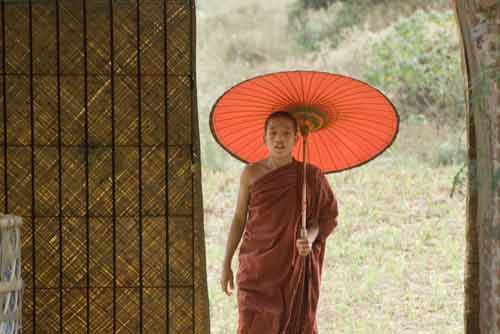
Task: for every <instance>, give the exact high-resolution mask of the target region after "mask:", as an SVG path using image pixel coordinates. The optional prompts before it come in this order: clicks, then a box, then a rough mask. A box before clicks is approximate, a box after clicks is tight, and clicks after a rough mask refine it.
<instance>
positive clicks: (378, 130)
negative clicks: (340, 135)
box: [337, 122, 388, 135]
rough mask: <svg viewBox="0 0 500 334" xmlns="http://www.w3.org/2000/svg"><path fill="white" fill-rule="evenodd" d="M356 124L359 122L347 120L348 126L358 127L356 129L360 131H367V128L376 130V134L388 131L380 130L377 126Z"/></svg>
mask: <svg viewBox="0 0 500 334" xmlns="http://www.w3.org/2000/svg"><path fill="white" fill-rule="evenodd" d="M337 124H338V123H337ZM357 124H359V123H357V122H349V127H353V128H355V129H358V130H361V131H365V132H368V129H370V130H375V132H378V134H380V133H381V134H387V133H388V132H387V131H382V130H380V129H379V128H374V127H366V126H362V127H358V126H357ZM368 133H369V132H368ZM372 134H373V133H372ZM373 135H375V134H373Z"/></svg>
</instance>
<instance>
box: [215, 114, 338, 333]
mask: <svg viewBox="0 0 500 334" xmlns="http://www.w3.org/2000/svg"><path fill="white" fill-rule="evenodd" d="M263 139H264V142H265V144H266V146H267V148H268V150H269V155H268V157H267V158H265V159H263V160H261V161H258V162H256V163H250V164H248V165H246V166H245V168H244V169H243V171H242V173H241V177H240V189H239V194H238V202H237V206H236V212H235V215H234V219H233V222H232V225H231V229H230V231H229V237H228V241H227V245H226V254H225V258H224V263H223V270H222V275H221V280H220V284H221V286H222V289H223V291H224V292H225V293H226V294H227V295H230V294H231V293H230V292H229V291H228V289H227V288H228V284H229V285H230V286H231V289H234V283H233V271H232V270H231V259H232V257H233V254H234V251H235V249H236V248H237V246H238V244H239V241H240V239H241V236H242V235H243V242H242V244H241V247H240V252H239V267H238V272H237V285H238V293H237V301H238V315H239V318H238V334H263V333H266V334H282V333H285V334H317V333H318V330H317V325H316V308H317V303H318V298H319V288H320V282H321V272H322V267H323V257H324V254H325V246H326V244H325V242H326V239H327V237H328V235H329V234H331V233H332V232H333V230H334V229H335V227H336V226H337V215H338V211H337V202H336V199H335V196H334V194H333V192H332V190H331V188H330V185H329V184H328V181H327V180H326V178H325V176H324V174H323V173H322V172H321V170H320V169H319V168H318V167H316V166H314V165H313V164H308V165H307V178H306V182H307V212H306V213H307V224H306V226H307V232H308V233H307V234H308V235H307V237H306V238H303V239H302V238H300V229H301V228H302V213H301V210H302V183H303V164H302V162H299V161H297V160H295V158H294V157H293V156H292V155H291V152H292V149H293V147H294V146H295V144H296V143H297V141H298V139H299V134H298V131H297V122H296V120H295V118H294V117H293V116H291V114H289V113H287V112H285V111H278V112H274V113H272V114H271V115H270V116H269V117H268V118H267V119H266V121H265V127H264V138H263Z"/></svg>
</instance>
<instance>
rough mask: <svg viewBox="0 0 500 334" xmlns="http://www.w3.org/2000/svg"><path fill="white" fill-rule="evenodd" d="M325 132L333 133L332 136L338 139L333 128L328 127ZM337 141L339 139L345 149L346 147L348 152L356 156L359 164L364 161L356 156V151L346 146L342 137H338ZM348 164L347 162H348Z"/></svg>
mask: <svg viewBox="0 0 500 334" xmlns="http://www.w3.org/2000/svg"><path fill="white" fill-rule="evenodd" d="M325 130H327V131H328V132H329V133H332V135H334V136H335V137H337V135H336V134H335V132H334V131H333V129H332V128H330V127H327V128H325ZM337 139H338V140H339V141H340V142H342V144H343V145H344V147H345V148H347V149H348V150H349V151H350V152H351V153H352V155H353V156H354V157H355V158H356V159H357V160H358V161H359V162H362V160H361V159H360V158H359V157H358V155H357V154H355V153H354V151H352V150H351V148H350V147H349V145H346V144H345V143H344V142H343V141H342V140H341V139H340V137H337ZM339 153H340V150H339ZM344 161H346V160H345V159H344ZM346 162H347V161H346Z"/></svg>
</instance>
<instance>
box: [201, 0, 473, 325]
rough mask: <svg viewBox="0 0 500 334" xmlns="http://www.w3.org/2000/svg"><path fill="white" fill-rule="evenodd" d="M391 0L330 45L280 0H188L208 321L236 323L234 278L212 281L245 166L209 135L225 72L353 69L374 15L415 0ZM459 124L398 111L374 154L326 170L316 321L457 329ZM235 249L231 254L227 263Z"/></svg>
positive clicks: (229, 78)
mask: <svg viewBox="0 0 500 334" xmlns="http://www.w3.org/2000/svg"><path fill="white" fill-rule="evenodd" d="M264 3H265V6H264V5H263V4H264ZM394 3H396V2H394ZM397 3H401V11H399V12H398V7H397V6H395V7H393V8H391V10H390V11H384V10H382V7H374V8H373V10H372V11H369V13H370V15H369V16H368V18H367V19H366V21H365V27H355V28H353V29H352V31H351V32H350V33H349V34H347V35H346V37H345V39H344V40H343V41H342V42H341V43H340V44H339V46H338V47H337V48H335V49H331V48H328V47H326V46H323V47H322V48H321V49H320V50H317V51H315V52H309V53H304V52H303V50H301V48H299V47H297V46H296V45H295V44H294V42H293V38H292V37H291V36H288V35H287V30H286V17H287V13H286V10H285V9H286V8H287V6H288V5H289V4H290V1H288V0H277V1H273V2H269V1H266V2H264V1H259V0H249V1H246V2H229V3H228V2H225V3H224V6H222V5H220V4H221V2H215V1H214V0H201V1H197V6H198V8H199V11H198V13H197V15H198V22H197V25H198V37H197V38H198V45H197V47H198V50H197V73H198V78H197V80H198V104H199V113H200V132H201V136H202V138H201V143H202V152H201V153H202V166H203V169H202V177H203V179H202V180H203V200H204V210H205V212H204V219H205V238H206V244H207V248H206V250H207V254H206V256H207V273H208V289H209V299H210V316H211V326H212V328H211V332H213V333H217V334H219V333H220V334H225V333H230V334H234V333H236V329H237V320H238V313H237V302H236V290H234V291H233V295H232V296H229V297H228V296H226V295H225V294H224V293H223V292H222V291H221V288H220V285H219V282H218V281H219V279H220V271H221V266H222V261H223V258H224V251H225V246H226V240H227V236H228V232H229V227H230V224H231V221H232V217H233V214H234V210H235V207H236V199H237V192H238V186H239V175H240V173H241V169H242V168H243V164H242V163H240V162H238V161H236V160H235V159H233V158H231V157H229V155H228V154H227V153H225V152H224V151H223V150H222V149H220V148H219V147H217V145H216V144H215V142H214V141H213V139H212V138H211V135H210V132H209V129H208V113H209V111H210V107H211V105H212V104H213V103H214V102H215V100H216V99H217V98H218V97H219V96H220V95H221V94H222V93H223V92H224V91H225V90H226V89H228V88H229V87H231V86H232V85H233V84H235V83H237V82H239V81H241V80H243V79H246V78H248V77H251V76H254V75H259V74H262V73H265V72H271V71H278V70H279V71H281V70H286V69H297V68H307V69H316V70H322V71H329V72H340V73H343V74H346V75H353V76H357V75H359V73H360V66H359V63H360V61H362V58H363V57H366V56H367V55H366V54H364V53H363V52H364V49H363V45H364V42H365V41H368V40H370V39H373V38H379V36H380V35H382V34H383V33H384V31H383V29H382V28H383V27H381V26H379V22H382V21H383V20H382V18H383V16H384V15H389V16H390V17H395V18H396V17H397V15H398V13H399V15H406V13H410V12H412V11H413V10H414V8H413V7H412V6H416V5H415V4H417V1H413V0H412V1H408V2H397ZM403 3H404V5H403ZM370 26H372V28H370V29H371V30H370V29H367V28H366V27H370ZM368 56H369V55H368ZM400 107H401V108H405V106H400ZM464 131H465V129H464V127H463V126H458V127H457V126H448V125H446V124H445V125H443V124H440V126H439V127H436V126H435V125H434V124H433V123H432V121H427V122H421V121H412V122H409V123H402V124H401V125H400V131H399V134H398V137H397V139H396V141H395V142H394V143H393V145H392V146H391V147H390V148H389V149H388V150H387V151H385V152H384V154H382V155H381V156H379V157H378V158H377V159H375V160H373V161H371V162H370V163H368V164H366V165H363V166H360V167H358V168H355V169H353V170H349V171H345V172H342V173H337V174H329V175H327V178H328V180H329V181H330V184H331V186H332V189H333V190H334V192H335V194H336V196H337V199H338V204H339V218H338V221H339V225H338V227H337V229H336V230H335V231H334V232H333V234H332V235H331V236H330V237H329V239H328V240H327V249H326V254H325V260H324V268H323V282H322V286H321V291H320V300H319V305H318V314H317V319H318V330H319V333H321V334H330V333H335V334H344V333H345V334H348V333H349V334H351V333H370V334H385V333H387V334H389V333H390V334H393V333H398V334H400V333H401V334H403V333H411V334H420V333H422V334H423V333H425V334H428V333H440V334H441V333H442V334H452V333H453V334H456V333H463V332H464V323H463V290H464V288H463V283H464V282H463V278H464V265H463V263H464V256H465V194H466V189H465V185H463V184H461V185H459V187H458V189H456V190H455V193H454V195H453V197H450V192H451V188H452V182H453V176H454V175H455V174H456V173H457V171H458V170H459V169H460V167H461V166H462V161H463V158H464V152H465V145H466V144H465V132H464ZM216 167H220V168H216ZM238 251H239V249H237V250H236V252H235V255H234V257H233V262H232V269H233V273H234V274H235V275H236V271H237V268H238V257H237V254H238ZM234 278H236V277H234ZM235 284H236V282H235ZM235 288H237V286H236V285H235Z"/></svg>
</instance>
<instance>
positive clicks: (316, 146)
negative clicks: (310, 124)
mask: <svg viewBox="0 0 500 334" xmlns="http://www.w3.org/2000/svg"><path fill="white" fill-rule="evenodd" d="M313 144H314V145H313V146H314V148H315V150H316V155H317V156H318V160H319V164H320V166H323V159H321V154H320V150H319V149H318V144H317V141H314V142H313Z"/></svg>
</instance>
